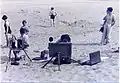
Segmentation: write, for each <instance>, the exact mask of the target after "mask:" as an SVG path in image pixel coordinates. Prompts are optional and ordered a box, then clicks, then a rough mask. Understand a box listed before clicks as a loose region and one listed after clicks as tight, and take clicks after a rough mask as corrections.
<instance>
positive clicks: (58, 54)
mask: <svg viewBox="0 0 120 83" xmlns="http://www.w3.org/2000/svg"><path fill="white" fill-rule="evenodd" d="M58 71H61V70H60V53H58Z"/></svg>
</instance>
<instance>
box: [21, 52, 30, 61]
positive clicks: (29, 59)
mask: <svg viewBox="0 0 120 83" xmlns="http://www.w3.org/2000/svg"><path fill="white" fill-rule="evenodd" d="M23 51H24V52H25V55H26V56H27V57H28V59H29V60H30V61H31V62H32V59H31V58H30V57H29V56H28V54H27V53H26V51H25V50H23Z"/></svg>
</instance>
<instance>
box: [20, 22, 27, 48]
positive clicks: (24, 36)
mask: <svg viewBox="0 0 120 83" xmlns="http://www.w3.org/2000/svg"><path fill="white" fill-rule="evenodd" d="M22 24H23V25H22V27H21V28H20V34H21V37H20V38H22V40H23V41H24V44H25V46H27V47H28V46H29V37H28V33H29V29H28V26H27V21H26V20H23V21H22Z"/></svg>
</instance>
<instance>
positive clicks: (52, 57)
mask: <svg viewBox="0 0 120 83" xmlns="http://www.w3.org/2000/svg"><path fill="white" fill-rule="evenodd" d="M53 58H54V56H52V57H51V59H50V60H49V61H48V62H47V63H46V64H45V65H43V66H42V67H41V68H44V67H45V66H46V65H47V64H48V63H49V62H50V61H51V60H52V59H53Z"/></svg>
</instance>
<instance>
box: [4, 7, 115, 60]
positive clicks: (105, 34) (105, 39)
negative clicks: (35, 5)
mask: <svg viewBox="0 0 120 83" xmlns="http://www.w3.org/2000/svg"><path fill="white" fill-rule="evenodd" d="M112 12H113V8H112V7H108V8H107V10H106V13H107V15H106V16H105V17H104V18H103V20H104V23H103V25H102V27H101V29H102V39H101V42H100V44H101V45H106V44H108V43H109V42H110V34H111V30H112V26H113V25H114V24H115V17H114V15H113V14H112ZM49 16H50V19H51V20H52V21H51V26H54V25H55V18H56V16H57V13H56V12H55V10H54V7H51V9H50V12H49ZM2 19H3V20H4V28H5V37H6V41H7V46H9V37H8V36H9V35H12V36H13V34H12V30H11V27H10V23H9V21H8V17H7V15H3V17H2ZM28 34H29V27H28V26H27V21H26V20H23V21H22V26H21V28H20V37H19V38H18V39H22V40H23V41H24V42H23V43H24V45H25V48H27V47H29V36H28ZM14 55H15V61H16V60H17V55H16V52H14Z"/></svg>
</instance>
